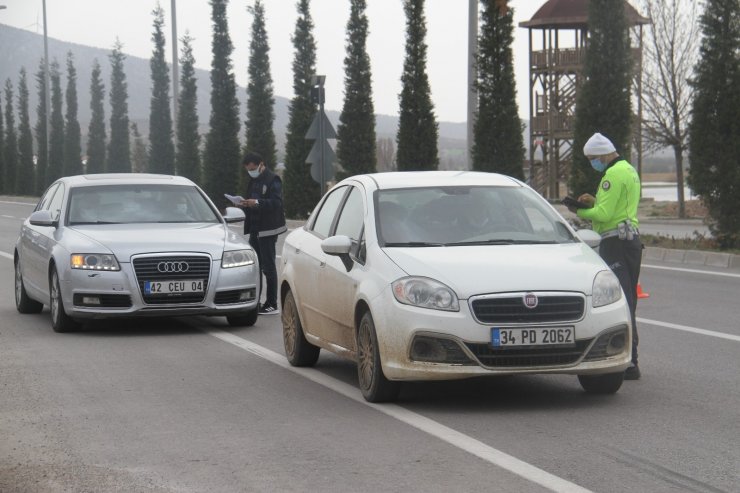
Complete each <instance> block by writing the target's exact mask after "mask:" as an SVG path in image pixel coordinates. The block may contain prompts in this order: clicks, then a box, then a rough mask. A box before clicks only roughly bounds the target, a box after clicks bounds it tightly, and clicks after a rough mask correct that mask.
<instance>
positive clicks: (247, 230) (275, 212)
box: [241, 152, 287, 315]
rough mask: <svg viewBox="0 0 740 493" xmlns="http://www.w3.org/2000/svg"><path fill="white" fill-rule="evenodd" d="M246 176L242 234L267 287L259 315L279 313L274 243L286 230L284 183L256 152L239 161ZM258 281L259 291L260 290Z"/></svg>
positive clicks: (249, 153)
mask: <svg viewBox="0 0 740 493" xmlns="http://www.w3.org/2000/svg"><path fill="white" fill-rule="evenodd" d="M242 165H244V169H245V170H246V171H247V173H248V174H249V184H248V185H247V195H246V197H247V198H246V199H245V200H243V201H242V203H241V205H242V207H243V208H244V209H245V210H244V212H245V214H246V218H245V220H244V234H245V235H247V234H248V235H249V244H250V245H252V248H254V251H255V252H257V258H258V259H259V263H260V270H261V271H262V273H263V274H264V275H265V283H266V285H267V289H266V293H265V302H264V303H263V304H262V305H260V308H259V313H260V314H261V315H274V314H277V313H280V310H279V309H278V304H277V282H278V277H277V267H276V265H275V244H276V243H277V237H278V235H279V234H280V233H284V232H285V231H287V227H286V226H285V212H284V211H283V183H282V180H280V177H279V176H278V175H276V174H275V173H273V172H272V171H270V170H269V169H268V168H267V166H265V163H264V161H263V159H262V156H260V155H259V154H257V153H255V152H248V153H247V155H246V156H244V159H243V160H242ZM261 285H262V283H261V282H260V292H261V291H262V286H261Z"/></svg>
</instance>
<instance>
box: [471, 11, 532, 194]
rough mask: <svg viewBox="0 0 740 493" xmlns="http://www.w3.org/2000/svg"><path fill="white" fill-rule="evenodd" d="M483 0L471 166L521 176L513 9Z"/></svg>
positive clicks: (522, 154) (521, 148)
mask: <svg viewBox="0 0 740 493" xmlns="http://www.w3.org/2000/svg"><path fill="white" fill-rule="evenodd" d="M498 3H499V2H497V1H496V0H483V1H482V4H483V10H482V15H481V27H480V36H479V38H478V57H477V60H476V61H477V64H478V80H477V81H476V83H475V89H476V91H477V92H478V114H477V118H476V120H475V126H474V130H473V135H474V141H473V143H472V146H473V149H472V151H473V152H472V155H473V169H474V170H475V171H487V172H496V173H503V174H505V175H509V176H513V177H514V178H518V179H520V180H522V179H524V172H523V169H522V165H523V161H524V151H525V149H524V138H523V137H522V122H521V120H520V119H519V108H518V107H517V104H516V84H515V82H514V63H513V56H512V52H511V44H512V42H513V41H514V36H513V31H514V25H513V22H514V11H513V9H502V8H501V6H500V5H499V4H498Z"/></svg>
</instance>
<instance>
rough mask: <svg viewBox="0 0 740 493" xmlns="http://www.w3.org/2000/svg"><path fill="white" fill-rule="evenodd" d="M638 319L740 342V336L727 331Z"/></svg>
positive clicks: (642, 321)
mask: <svg viewBox="0 0 740 493" xmlns="http://www.w3.org/2000/svg"><path fill="white" fill-rule="evenodd" d="M637 321H638V322H640V323H643V324H650V325H657V326H658V327H666V328H668V329H675V330H683V331H685V332H693V333H694V334H701V335H703V336H711V337H719V338H720V339H727V340H728V341H735V342H740V336H736V335H733V334H726V333H725V332H716V331H714V330H706V329H698V328H696V327H689V326H687V325H678V324H672V323H670V322H660V321H659V320H650V319H649V318H640V317H637Z"/></svg>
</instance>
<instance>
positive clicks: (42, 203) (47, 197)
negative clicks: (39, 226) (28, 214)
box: [34, 183, 59, 212]
mask: <svg viewBox="0 0 740 493" xmlns="http://www.w3.org/2000/svg"><path fill="white" fill-rule="evenodd" d="M57 188H59V184H58V183H54V184H53V185H52V186H50V187H49V188H48V189H47V190H46V193H44V196H43V197H41V200H39V203H38V204H36V208H35V209H34V212H36V211H43V210H46V208H47V207H48V206H49V202H50V201H51V198H52V197H54V192H56V191H57Z"/></svg>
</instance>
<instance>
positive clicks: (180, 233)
mask: <svg viewBox="0 0 740 493" xmlns="http://www.w3.org/2000/svg"><path fill="white" fill-rule="evenodd" d="M64 236H65V237H64V238H63V239H62V243H63V244H64V246H65V248H66V249H68V250H69V252H70V253H108V252H110V253H113V254H114V255H115V256H116V258H117V259H118V261H119V262H130V261H131V257H132V256H133V255H139V254H142V253H157V252H181V251H188V252H201V253H208V254H209V255H211V257H212V258H213V259H214V260H217V259H220V258H221V255H222V254H223V252H224V250H238V249H241V248H248V249H251V247H250V246H249V243H248V242H247V241H246V240H245V239H244V237H243V236H241V235H239V234H236V233H234V232H232V231H231V230H229V229H228V228H227V227H226V226H224V225H223V224H221V223H187V224H177V223H173V224H148V223H145V224H105V225H101V224H96V225H80V226H73V227H69V228H68V229H66V230H65V232H64ZM184 245H187V246H188V248H187V250H183V246H184Z"/></svg>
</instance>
